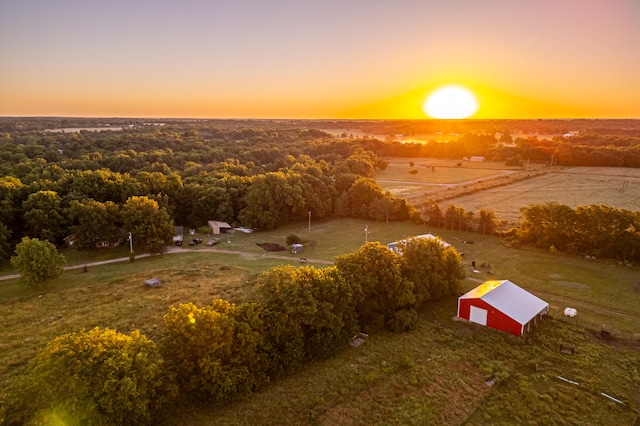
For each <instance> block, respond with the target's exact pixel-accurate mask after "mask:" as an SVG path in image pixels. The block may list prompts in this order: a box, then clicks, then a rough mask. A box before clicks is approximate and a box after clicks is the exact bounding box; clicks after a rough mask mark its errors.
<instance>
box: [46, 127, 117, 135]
mask: <svg viewBox="0 0 640 426" xmlns="http://www.w3.org/2000/svg"><path fill="white" fill-rule="evenodd" d="M83 130H86V131H87V132H101V131H102V130H113V131H118V130H122V127H111V126H109V127H65V128H62V129H48V130H45V132H53V133H61V132H64V133H80V132H81V131H83Z"/></svg>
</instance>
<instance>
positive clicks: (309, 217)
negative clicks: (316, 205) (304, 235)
mask: <svg viewBox="0 0 640 426" xmlns="http://www.w3.org/2000/svg"><path fill="white" fill-rule="evenodd" d="M309 235H311V210H309Z"/></svg>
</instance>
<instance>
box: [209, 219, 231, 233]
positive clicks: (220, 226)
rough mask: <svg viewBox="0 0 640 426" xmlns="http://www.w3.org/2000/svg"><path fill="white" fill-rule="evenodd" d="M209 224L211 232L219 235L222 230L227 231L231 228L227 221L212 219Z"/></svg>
mask: <svg viewBox="0 0 640 426" xmlns="http://www.w3.org/2000/svg"><path fill="white" fill-rule="evenodd" d="M208 224H209V228H211V233H212V234H214V235H218V234H220V232H225V231H226V230H227V229H231V226H230V225H229V224H228V223H227V222H220V221H217V220H210V221H209V222H208Z"/></svg>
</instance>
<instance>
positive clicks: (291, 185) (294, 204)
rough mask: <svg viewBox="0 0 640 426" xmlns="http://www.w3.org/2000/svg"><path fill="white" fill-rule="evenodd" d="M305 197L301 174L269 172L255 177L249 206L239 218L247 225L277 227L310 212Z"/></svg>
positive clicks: (250, 191) (248, 198)
mask: <svg viewBox="0 0 640 426" xmlns="http://www.w3.org/2000/svg"><path fill="white" fill-rule="evenodd" d="M305 197H306V194H305V188H304V186H303V185H302V180H301V179H300V176H299V175H297V174H292V173H284V172H270V173H265V174H262V175H259V176H256V177H255V178H254V179H253V182H252V184H251V187H250V188H249V191H248V192H247V195H246V197H245V202H246V204H247V206H246V207H245V208H244V209H243V210H242V211H241V212H240V215H239V219H240V221H241V222H242V224H243V225H245V226H249V227H252V228H258V229H265V230H268V229H274V228H276V227H278V226H281V225H284V224H286V223H289V221H291V220H292V219H300V218H301V217H303V216H304V215H306V214H307V212H308V204H307V201H306V198H305Z"/></svg>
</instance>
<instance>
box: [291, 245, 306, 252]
mask: <svg viewBox="0 0 640 426" xmlns="http://www.w3.org/2000/svg"><path fill="white" fill-rule="evenodd" d="M303 251H304V246H303V245H302V244H297V243H296V244H291V253H293V254H297V253H302V252H303Z"/></svg>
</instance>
